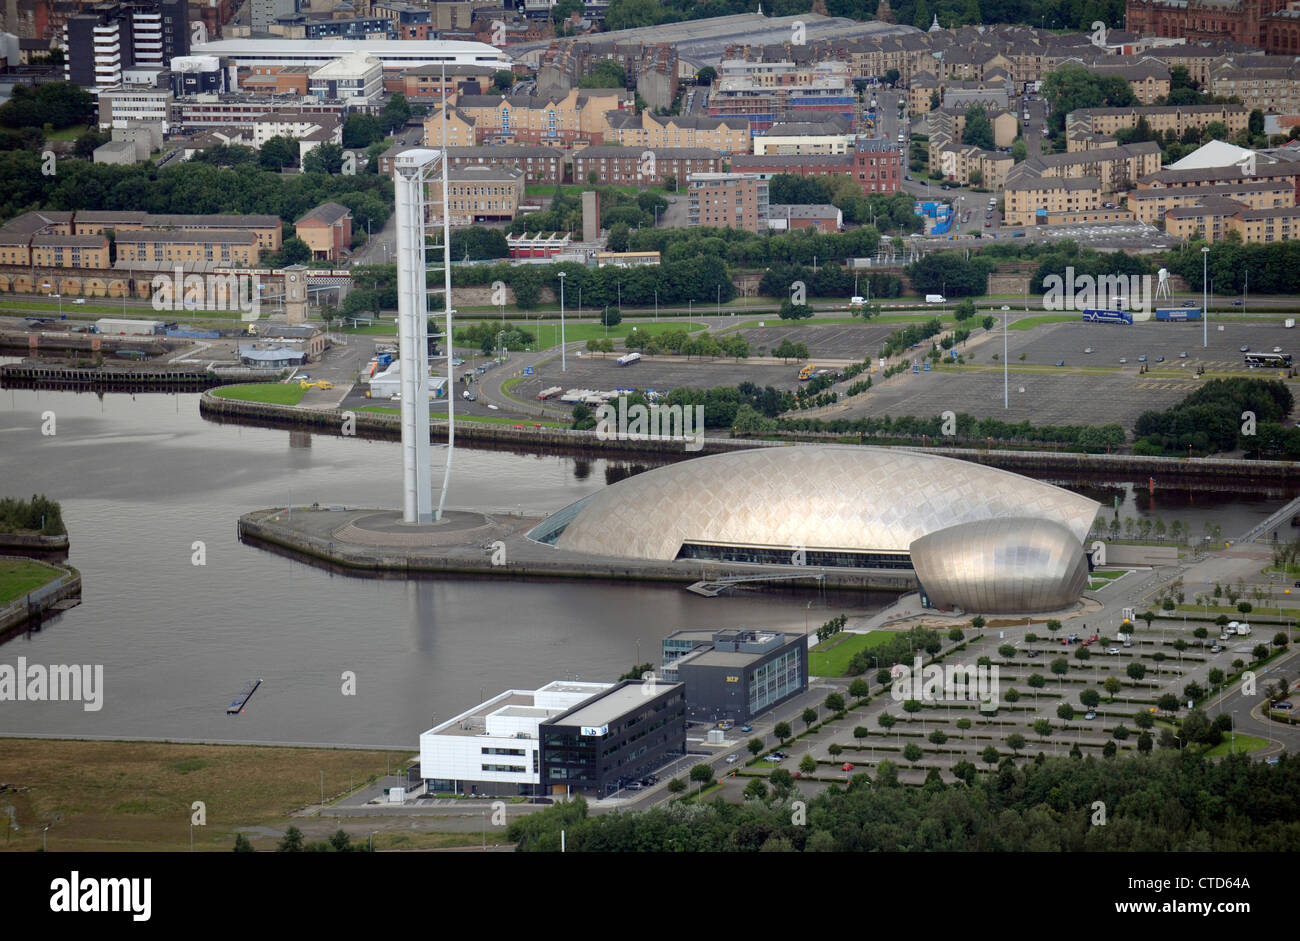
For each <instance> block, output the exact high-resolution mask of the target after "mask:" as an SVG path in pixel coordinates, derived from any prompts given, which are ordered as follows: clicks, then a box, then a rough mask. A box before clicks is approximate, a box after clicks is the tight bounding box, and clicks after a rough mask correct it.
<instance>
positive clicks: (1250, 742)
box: [1204, 732, 1268, 758]
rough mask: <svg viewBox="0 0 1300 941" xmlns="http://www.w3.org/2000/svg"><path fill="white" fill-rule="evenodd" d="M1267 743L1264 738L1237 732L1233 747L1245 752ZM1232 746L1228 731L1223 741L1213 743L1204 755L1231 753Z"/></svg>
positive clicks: (1207, 756)
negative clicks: (1235, 742)
mask: <svg viewBox="0 0 1300 941" xmlns="http://www.w3.org/2000/svg"><path fill="white" fill-rule="evenodd" d="M1267 744H1268V741H1267V740H1265V739H1262V738H1255V736H1253V735H1242V734H1241V733H1240V732H1238V733H1237V744H1236V746H1235V748H1236V750H1237V751H1239V752H1247V751H1254V750H1255V749H1257V748H1263V747H1264V746H1265V745H1267ZM1233 748H1234V746H1233V744H1232V734H1231V733H1228V735H1227V737H1226V738H1224V740H1223V741H1221V742H1220V743H1219V744H1217V745H1215V746H1214V747H1213V748H1211V749H1210V750H1209V751H1207V752H1204V755H1205V757H1206V758H1221V757H1223V756H1224V755H1231V754H1232V753H1233Z"/></svg>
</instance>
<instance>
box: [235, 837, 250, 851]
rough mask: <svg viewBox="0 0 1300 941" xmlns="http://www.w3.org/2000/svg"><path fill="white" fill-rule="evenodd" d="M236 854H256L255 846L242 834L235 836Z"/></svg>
mask: <svg viewBox="0 0 1300 941" xmlns="http://www.w3.org/2000/svg"><path fill="white" fill-rule="evenodd" d="M235 852H236V853H252V852H254V850H253V844H252V843H250V842H248V837H246V836H244V834H242V833H236V834H235Z"/></svg>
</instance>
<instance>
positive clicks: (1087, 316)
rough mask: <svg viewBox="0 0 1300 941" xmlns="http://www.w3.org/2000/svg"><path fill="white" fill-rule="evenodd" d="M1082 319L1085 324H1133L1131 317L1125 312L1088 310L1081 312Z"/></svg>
mask: <svg viewBox="0 0 1300 941" xmlns="http://www.w3.org/2000/svg"><path fill="white" fill-rule="evenodd" d="M1083 319H1084V321H1086V322H1087V323H1127V324H1131V323H1132V322H1133V315H1132V314H1130V313H1129V312H1128V311H1126V310H1093V309H1092V308H1088V309H1087V310H1085V311H1084V312H1083Z"/></svg>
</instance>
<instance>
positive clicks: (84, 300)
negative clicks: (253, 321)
mask: <svg viewBox="0 0 1300 941" xmlns="http://www.w3.org/2000/svg"><path fill="white" fill-rule="evenodd" d="M72 303H74V304H84V303H86V299H85V298H84V297H78V298H76V299H75V300H74V301H73V302H72ZM1274 352H1277V353H1280V352H1282V351H1281V350H1275V351H1274Z"/></svg>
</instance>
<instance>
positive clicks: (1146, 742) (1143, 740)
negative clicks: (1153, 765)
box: [1138, 732, 1152, 754]
mask: <svg viewBox="0 0 1300 941" xmlns="http://www.w3.org/2000/svg"><path fill="white" fill-rule="evenodd" d="M1151 745H1152V741H1151V733H1150V732H1143V733H1142V734H1141V735H1139V736H1138V751H1140V752H1142V753H1144V754H1149V753H1150V752H1151Z"/></svg>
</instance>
